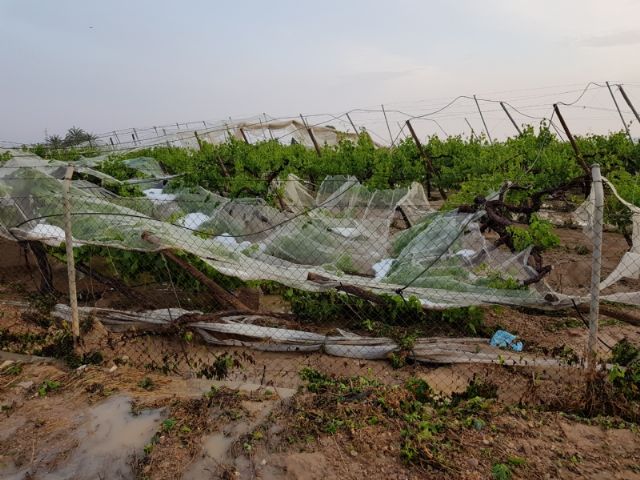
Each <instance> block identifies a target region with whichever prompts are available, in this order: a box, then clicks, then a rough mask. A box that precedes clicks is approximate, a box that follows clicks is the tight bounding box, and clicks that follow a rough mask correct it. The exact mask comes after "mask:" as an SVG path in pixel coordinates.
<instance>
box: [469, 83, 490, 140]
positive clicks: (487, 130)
mask: <svg viewBox="0 0 640 480" xmlns="http://www.w3.org/2000/svg"><path fill="white" fill-rule="evenodd" d="M473 100H474V101H475V102H476V107H478V113H479V114H480V119H481V120H482V124H483V125H484V131H485V132H487V137H488V138H489V143H493V139H492V138H491V133H489V128H488V127H487V122H485V121H484V115H483V114H482V110H481V109H480V103H478V99H477V98H476V96H475V95H474V96H473Z"/></svg>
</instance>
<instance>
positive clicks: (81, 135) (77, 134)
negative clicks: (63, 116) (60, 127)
mask: <svg viewBox="0 0 640 480" xmlns="http://www.w3.org/2000/svg"><path fill="white" fill-rule="evenodd" d="M96 139H97V137H96V136H95V135H94V134H92V133H89V132H86V131H84V130H83V129H82V128H78V127H71V128H70V129H69V130H67V134H66V135H65V136H64V139H63V140H62V144H63V146H65V147H75V146H77V145H80V144H81V143H85V142H92V141H94V140H96Z"/></svg>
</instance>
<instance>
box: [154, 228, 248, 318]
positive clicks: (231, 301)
mask: <svg viewBox="0 0 640 480" xmlns="http://www.w3.org/2000/svg"><path fill="white" fill-rule="evenodd" d="M142 239H143V240H145V241H147V242H149V243H152V244H153V245H157V246H159V247H163V245H162V241H161V240H160V239H159V238H158V237H156V236H155V235H153V234H152V233H151V232H143V233H142ZM160 253H161V254H162V255H163V256H164V257H166V258H167V259H169V260H171V261H172V262H173V263H175V264H176V265H178V266H179V267H180V268H182V269H183V270H185V272H187V273H188V274H189V275H191V276H192V277H193V278H195V279H196V280H198V281H199V282H200V283H202V284H203V285H204V286H205V287H207V288H208V289H209V291H210V292H211V293H212V294H213V295H214V297H215V298H216V300H218V301H219V302H220V303H221V304H222V305H223V306H227V307H232V308H235V309H237V310H251V309H250V308H248V307H247V306H246V305H245V304H244V303H243V302H241V301H240V299H238V298H237V297H236V296H235V295H233V294H232V293H230V292H227V291H226V290H225V289H224V288H222V287H221V286H220V285H218V284H217V283H216V282H214V281H213V280H211V279H210V278H209V277H207V276H206V275H205V274H204V273H202V272H201V271H200V270H198V269H197V268H195V267H194V266H193V265H191V264H190V263H189V262H187V261H186V260H183V259H182V258H180V257H178V256H177V255H176V254H175V253H173V252H172V251H171V250H168V249H166V248H162V249H161V250H160Z"/></svg>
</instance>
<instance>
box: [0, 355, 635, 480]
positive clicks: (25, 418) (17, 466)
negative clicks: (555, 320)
mask: <svg viewBox="0 0 640 480" xmlns="http://www.w3.org/2000/svg"><path fill="white" fill-rule="evenodd" d="M13 365H14V366H15V365H21V368H20V369H17V368H13V369H11V371H8V370H7V367H5V369H4V370H3V373H2V375H1V376H0V379H1V382H2V385H1V386H0V398H1V399H2V400H1V403H2V410H3V419H2V423H1V424H0V425H1V428H0V452H2V454H1V455H2V456H1V457H0V476H2V478H7V479H9V478H11V479H14V478H15V479H22V478H31V479H38V478H43V479H44V478H47V479H56V478H60V479H63V478H64V479H68V478H78V479H85V478H149V479H160V478H162V479H165V478H166V479H170V478H186V479H204V478H264V479H269V478H272V479H323V478H349V479H351V478H353V479H361V478H372V479H373V478H376V479H377V478H380V479H383V478H384V479H386V478H479V479H480V478H491V475H492V470H495V468H496V467H495V466H496V465H497V464H500V465H505V466H506V467H507V469H508V470H509V472H510V473H511V475H512V476H513V478H594V479H605V478H626V479H635V478H640V435H639V433H638V428H637V427H636V426H635V425H632V424H628V423H625V422H623V421H621V420H619V419H612V418H599V419H591V420H586V419H581V418H578V417H573V416H570V415H565V414H562V413H557V412H544V411H538V410H536V409H525V408H518V407H507V406H501V405H500V404H497V403H496V404H494V405H490V406H488V407H483V408H485V409H486V410H485V411H484V412H483V413H481V414H480V415H481V416H482V418H485V420H482V421H481V423H479V424H476V423H473V425H472V426H468V427H464V426H463V427H460V428H455V429H452V430H451V431H450V432H448V431H447V432H445V434H444V436H442V438H439V439H438V440H439V442H442V444H443V445H448V447H447V449H446V450H445V451H446V458H445V459H444V461H443V463H444V465H439V464H438V465H428V464H420V463H415V462H410V461H408V460H407V459H406V458H404V454H403V452H402V451H401V450H402V446H403V432H402V431H400V430H399V425H398V424H397V423H394V421H393V420H389V421H388V422H387V421H385V419H384V418H383V417H382V416H380V418H381V420H380V423H379V424H378V423H374V422H365V423H364V424H361V425H358V424H355V425H353V426H349V427H347V428H343V427H340V428H337V429H336V431H333V430H331V429H326V430H327V431H326V432H323V431H321V429H322V428H325V427H324V426H323V424H320V427H318V428H319V429H320V430H314V425H315V423H313V422H315V421H316V420H315V419H317V418H322V416H323V414H326V415H335V418H336V419H338V418H342V417H340V415H344V411H342V412H340V411H337V410H336V405H338V404H339V403H340V400H339V399H338V400H337V399H336V398H335V397H333V396H332V395H331V392H329V393H327V394H324V395H323V393H309V392H308V391H307V390H306V389H305V388H304V387H301V388H300V389H298V390H293V389H282V388H274V387H260V386H257V385H250V384H245V385H241V384H237V383H232V382H214V381H207V380H196V379H184V378H179V377H175V376H166V375H158V374H152V373H149V372H146V371H143V370H138V369H135V368H132V367H127V366H122V367H119V368H117V369H115V370H112V369H111V368H110V367H109V368H106V367H96V366H90V367H86V368H83V369H82V370H80V371H77V370H73V371H69V370H68V369H65V368H62V367H61V366H59V365H55V364H46V363H17V364H13ZM18 370H19V371H18ZM43 385H49V387H45V386H43ZM388 401H389V402H390V403H391V402H392V400H391V399H389V400H388ZM367 402H369V400H368V399H367V398H366V397H362V398H357V397H356V398H355V399H354V400H351V399H349V400H348V403H346V405H347V408H348V409H352V410H353V411H359V410H358V409H363V410H362V411H363V412H366V411H367V410H364V409H365V408H373V407H371V404H367ZM310 413H312V414H313V421H312V423H310V424H309V425H311V426H310V427H307V425H306V424H304V422H307V423H309V422H310V420H309V418H310ZM363 415H364V414H363ZM327 418H331V417H327ZM449 420H451V419H449ZM324 421H325V423H326V422H327V421H331V420H326V419H325V420H324ZM452 421H454V422H455V420H452ZM336 422H337V420H336ZM336 424H337V425H339V423H336ZM300 425H304V426H305V428H308V431H307V434H304V432H301V431H300V428H299V427H300ZM478 425H480V427H478ZM503 478H508V477H503Z"/></svg>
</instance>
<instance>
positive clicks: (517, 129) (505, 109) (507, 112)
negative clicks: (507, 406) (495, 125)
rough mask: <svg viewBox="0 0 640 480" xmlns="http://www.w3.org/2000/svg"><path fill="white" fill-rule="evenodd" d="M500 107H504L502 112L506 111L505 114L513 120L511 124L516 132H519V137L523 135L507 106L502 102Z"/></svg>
mask: <svg viewBox="0 0 640 480" xmlns="http://www.w3.org/2000/svg"><path fill="white" fill-rule="evenodd" d="M500 106H501V107H502V110H504V113H506V114H507V117H509V120H511V123H512V124H513V127H514V128H515V129H516V131H517V132H518V136H520V135H522V130H520V127H519V126H518V124H517V123H516V121H515V120H514V119H513V117H512V116H511V113H510V112H509V110H507V107H506V105H505V104H504V102H500Z"/></svg>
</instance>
